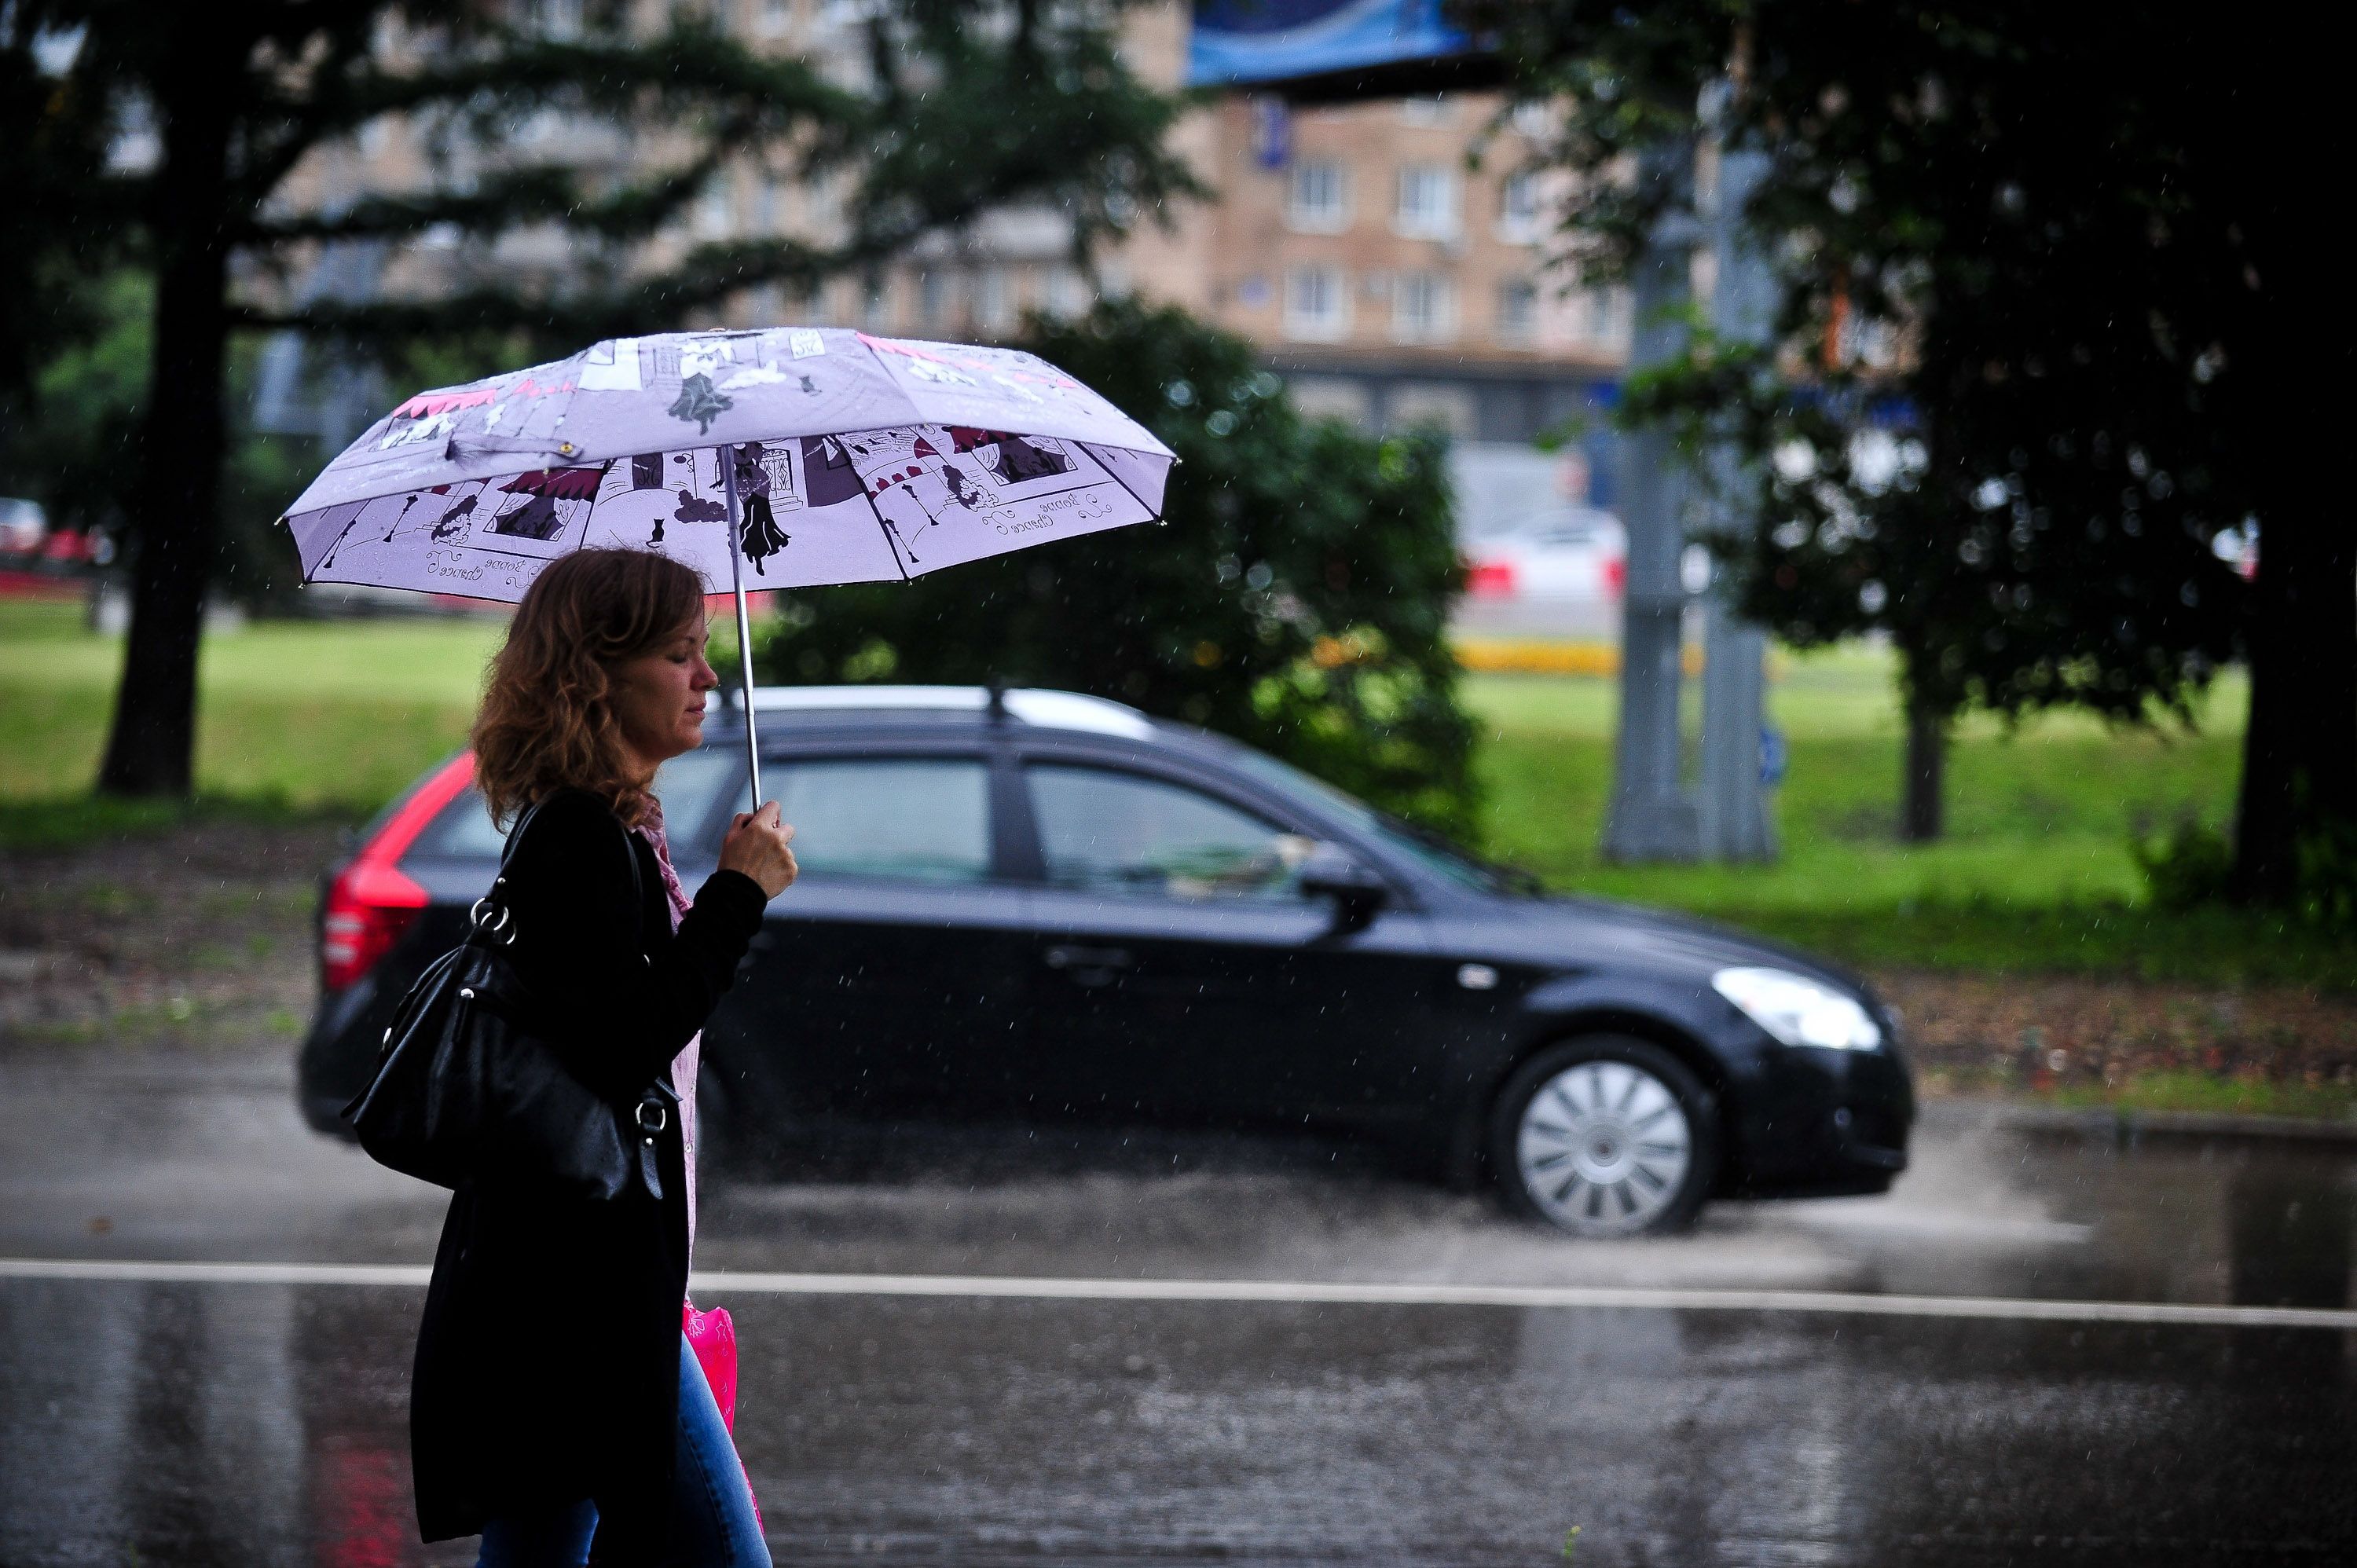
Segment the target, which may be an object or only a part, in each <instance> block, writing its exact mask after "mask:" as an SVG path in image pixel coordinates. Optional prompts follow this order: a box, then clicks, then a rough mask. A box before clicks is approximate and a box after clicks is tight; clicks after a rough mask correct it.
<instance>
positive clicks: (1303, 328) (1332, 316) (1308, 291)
mask: <svg viewBox="0 0 2357 1568" xmlns="http://www.w3.org/2000/svg"><path fill="white" fill-rule="evenodd" d="M1350 329H1351V289H1350V283H1349V280H1348V279H1346V278H1344V277H1343V275H1342V269H1341V268H1340V267H1318V266H1311V267H1296V268H1294V269H1293V270H1292V271H1291V272H1290V273H1287V274H1286V278H1285V335H1286V337H1288V338H1307V339H1308V340H1310V341H1312V342H1329V341H1331V340H1332V339H1334V338H1340V337H1341V336H1342V335H1343V334H1345V333H1346V332H1348V331H1349V330H1350Z"/></svg>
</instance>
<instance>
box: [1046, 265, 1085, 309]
mask: <svg viewBox="0 0 2357 1568" xmlns="http://www.w3.org/2000/svg"><path fill="white" fill-rule="evenodd" d="M1047 307H1048V314H1049V315H1050V316H1059V317H1061V316H1078V315H1080V314H1081V312H1082V311H1084V310H1086V309H1087V308H1088V307H1089V291H1088V287H1087V285H1085V284H1083V283H1082V281H1081V274H1080V270H1079V269H1078V268H1076V267H1057V268H1054V269H1052V270H1051V271H1050V272H1049V274H1048V297H1047Z"/></svg>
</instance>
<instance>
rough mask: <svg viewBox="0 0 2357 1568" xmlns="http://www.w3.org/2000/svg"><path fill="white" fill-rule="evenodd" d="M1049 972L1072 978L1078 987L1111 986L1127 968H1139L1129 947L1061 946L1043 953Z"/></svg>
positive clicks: (1042, 957) (1041, 955)
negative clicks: (1063, 974) (1056, 971)
mask: <svg viewBox="0 0 2357 1568" xmlns="http://www.w3.org/2000/svg"><path fill="white" fill-rule="evenodd" d="M1039 956H1040V958H1041V959H1043V960H1044V961H1046V962H1047V965H1048V967H1049V969H1052V970H1058V971H1060V972H1063V973H1065V974H1068V975H1071V977H1072V983H1074V984H1076V985H1086V986H1099V985H1111V984H1112V983H1114V981H1115V980H1116V979H1118V978H1119V977H1120V975H1121V972H1122V971H1123V970H1125V969H1135V968H1136V967H1137V960H1136V959H1135V958H1133V957H1131V956H1130V951H1129V950H1128V949H1127V948H1082V947H1066V946H1062V945H1058V946H1056V947H1051V948H1049V950H1047V951H1045V952H1043V953H1041V954H1040V955H1039Z"/></svg>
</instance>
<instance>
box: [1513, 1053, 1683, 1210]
mask: <svg viewBox="0 0 2357 1568" xmlns="http://www.w3.org/2000/svg"><path fill="white" fill-rule="evenodd" d="M1487 1149H1488V1154H1489V1158H1490V1169H1491V1173H1492V1174H1493V1175H1494V1176H1496V1177H1497V1180H1498V1186H1499V1188H1500V1190H1501V1193H1502V1194H1503V1196H1504V1198H1505V1202H1506V1207H1507V1208H1509V1209H1511V1210H1512V1211H1513V1212H1514V1213H1516V1214H1519V1215H1521V1216H1523V1218H1525V1219H1536V1220H1541V1221H1544V1223H1546V1224H1549V1225H1551V1226H1553V1227H1555V1229H1556V1230H1562V1231H1565V1232H1566V1233H1568V1234H1570V1235H1574V1236H1579V1237H1585V1238H1612V1237H1630V1236H1659V1235H1663V1234H1667V1233H1669V1232H1672V1231H1675V1230H1684V1228H1685V1227H1687V1226H1689V1225H1691V1224H1693V1223H1694V1219H1695V1215H1696V1214H1698V1213H1700V1212H1701V1210H1702V1206H1703V1202H1704V1200H1705V1199H1706V1198H1707V1197H1709V1196H1710V1190H1711V1183H1712V1181H1713V1180H1714V1179H1715V1178H1716V1177H1717V1174H1718V1154H1719V1133H1718V1103H1717V1098H1716V1097H1715V1096H1714V1095H1712V1093H1711V1092H1710V1090H1708V1089H1706V1088H1705V1087H1704V1085H1703V1083H1702V1081H1701V1079H1697V1078H1696V1077H1695V1075H1694V1073H1693V1071H1692V1070H1691V1069H1688V1068H1687V1067H1686V1065H1685V1064H1684V1062H1681V1061H1680V1060H1678V1058H1676V1057H1674V1056H1673V1055H1671V1054H1670V1053H1669V1052H1668V1051H1665V1050H1663V1048H1662V1047H1659V1046H1657V1045H1654V1044H1652V1042H1650V1041H1646V1040H1640V1039H1634V1038H1631V1037H1630V1036H1623V1035H1590V1036H1583V1037H1581V1038H1579V1039H1576V1040H1566V1041H1564V1042H1562V1043H1561V1044H1558V1045H1554V1046H1550V1047H1546V1048H1545V1049H1544V1050H1542V1051H1540V1052H1539V1053H1538V1054H1537V1055H1536V1056H1534V1057H1532V1058H1530V1059H1529V1060H1528V1061H1526V1062H1524V1063H1523V1065H1522V1066H1521V1067H1520V1068H1518V1069H1515V1070H1514V1073H1513V1075H1512V1077H1510V1078H1509V1079H1507V1080H1506V1082H1505V1086H1504V1087H1503V1088H1502V1089H1501V1090H1499V1092H1498V1098H1497V1100H1496V1101H1495V1102H1494V1104H1493V1106H1492V1108H1491V1115H1490V1125H1489V1136H1488V1142H1487Z"/></svg>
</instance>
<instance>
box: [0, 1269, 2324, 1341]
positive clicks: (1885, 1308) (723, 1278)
mask: <svg viewBox="0 0 2357 1568" xmlns="http://www.w3.org/2000/svg"><path fill="white" fill-rule="evenodd" d="M429 1273H431V1271H430V1270H427V1269H425V1268H422V1267H418V1266H414V1265H411V1264H399V1263H230V1262H113V1261H110V1260H99V1259H70V1258H56V1259H52V1258H0V1280H90V1281H129V1282H134V1283H147V1284H170V1283H186V1284H232V1285H381V1286H394V1287H401V1288H406V1289H422V1288H424V1286H425V1282H426V1279H427V1276H428V1275H429ZM690 1283H691V1285H692V1287H693V1289H694V1292H695V1294H697V1295H699V1296H702V1297H705V1299H706V1301H707V1304H708V1305H718V1304H720V1303H721V1302H723V1301H725V1300H726V1298H727V1297H728V1296H729V1295H732V1294H737V1295H884V1296H932V1297H952V1298H956V1297H963V1298H968V1299H981V1298H990V1299H999V1300H1037V1301H1148V1302H1162V1301H1205V1302H1211V1301H1231V1302H1267V1303H1275V1304H1280V1305H1284V1304H1297V1305H1323V1306H1520V1307H1607V1308H1621V1309H1630V1308H1634V1309H1639V1310H1647V1311H1666V1312H1806V1313H1819V1314H1835V1315H1842V1316H1856V1317H1941V1318H1966V1319H1983V1320H1992V1321H2000V1322H2033V1323H2145V1324H2190V1325H2196V1326H2214V1327H2228V1328H2337V1329H2341V1330H2357V1310H2349V1309H2345V1308H2334V1307H2308V1306H2226V1305H2207V1304H2200V1303H2179V1302H2147V1301H2032V1300H2027V1299H2024V1298H2021V1297H2017V1296H1947V1295H1872V1294H1863V1293H1858V1292H1850V1291H1804V1290H1710V1289H1665V1290H1652V1289H1645V1288H1641V1287H1631V1286H1623V1285H1456V1284H1429V1283H1410V1282H1399V1283H1389V1282H1358V1281H1325V1280H1157V1279H1138V1280H1114V1279H1050V1278H1026V1277H1022V1276H1013V1275H995V1274H784V1273H737V1272H733V1271H728V1270H702V1271H699V1272H698V1273H696V1275H695V1277H694V1280H693V1281H691V1282H690Z"/></svg>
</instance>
